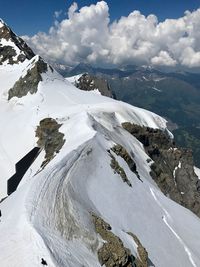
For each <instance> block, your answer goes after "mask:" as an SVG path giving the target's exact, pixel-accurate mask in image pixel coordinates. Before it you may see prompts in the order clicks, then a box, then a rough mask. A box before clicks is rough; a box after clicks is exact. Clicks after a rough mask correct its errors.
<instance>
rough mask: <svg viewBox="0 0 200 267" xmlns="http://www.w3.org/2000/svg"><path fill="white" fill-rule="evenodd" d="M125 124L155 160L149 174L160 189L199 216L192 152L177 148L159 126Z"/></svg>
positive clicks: (199, 195)
mask: <svg viewBox="0 0 200 267" xmlns="http://www.w3.org/2000/svg"><path fill="white" fill-rule="evenodd" d="M122 126H123V128H124V129H126V130H127V131H128V132H129V133H131V134H132V135H133V136H135V137H136V138H137V139H138V140H139V141H140V142H141V143H143V145H144V148H145V150H146V152H147V154H148V155H149V157H151V158H152V160H153V161H154V162H153V163H152V164H151V173H150V174H151V176H152V178H153V179H154V181H155V182H156V183H157V185H158V186H159V188H160V189H161V191H162V192H163V193H164V194H165V195H166V196H169V197H170V198H171V199H172V200H174V201H176V202H177V203H179V204H180V205H182V206H184V207H186V208H188V209H190V210H191V211H192V212H194V213H195V214H196V215H197V216H198V217H200V192H199V189H200V182H199V180H198V177H197V175H196V174H195V172H194V167H193V166H194V163H193V156H192V151H191V150H188V149H183V148H176V147H175V143H174V142H173V140H171V139H170V137H169V136H168V135H167V134H166V133H165V132H163V131H161V130H159V129H151V128H149V127H141V126H139V125H135V124H131V123H129V122H126V123H123V124H122Z"/></svg>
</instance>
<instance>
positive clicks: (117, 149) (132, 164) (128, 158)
mask: <svg viewBox="0 0 200 267" xmlns="http://www.w3.org/2000/svg"><path fill="white" fill-rule="evenodd" d="M111 150H112V151H113V152H114V153H115V154H116V155H117V156H120V157H122V158H123V159H124V160H125V161H126V163H127V164H128V166H129V169H130V170H131V171H132V172H133V173H135V174H136V176H137V177H138V179H140V176H139V173H138V171H137V166H136V164H135V162H134V160H133V159H132V158H131V156H130V155H129V153H128V152H127V151H126V149H125V148H124V147H123V146H121V145H119V144H117V145H115V146H113V147H112V148H111Z"/></svg>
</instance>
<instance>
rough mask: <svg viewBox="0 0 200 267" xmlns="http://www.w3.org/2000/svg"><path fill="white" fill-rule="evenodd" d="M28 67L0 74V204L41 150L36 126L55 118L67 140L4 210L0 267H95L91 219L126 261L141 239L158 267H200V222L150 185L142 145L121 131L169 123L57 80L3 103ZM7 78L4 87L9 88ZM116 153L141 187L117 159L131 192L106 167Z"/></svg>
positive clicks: (50, 76)
mask: <svg viewBox="0 0 200 267" xmlns="http://www.w3.org/2000/svg"><path fill="white" fill-rule="evenodd" d="M28 63H30V62H24V63H21V64H18V65H16V66H12V68H11V67H10V66H4V67H2V66H0V83H1V87H0V88H1V91H0V125H1V127H2V129H3V130H2V131H1V132H0V159H1V160H0V170H1V179H0V199H1V198H4V197H6V185H7V180H8V179H9V178H10V177H11V176H12V175H13V174H14V172H15V164H16V163H17V162H18V161H19V160H20V159H21V158H22V157H23V156H24V155H26V154H27V153H28V152H29V151H30V150H31V149H32V148H34V147H35V146H36V145H37V138H35V130H36V127H37V125H39V122H40V120H42V119H44V118H48V117H50V118H54V119H56V120H57V122H58V123H60V124H62V126H61V128H60V131H61V132H62V133H64V135H65V137H64V138H65V144H64V146H63V147H62V149H61V151H60V152H59V153H58V154H57V155H56V156H55V157H54V158H53V160H51V161H50V163H49V164H48V165H47V166H46V167H45V168H44V169H41V168H40V166H41V164H42V162H43V160H44V151H42V152H41V154H40V155H39V156H38V158H37V159H36V160H35V162H34V163H33V164H32V165H31V167H30V168H29V170H28V171H27V172H26V174H25V176H24V177H23V179H22V181H21V183H20V184H19V186H18V188H17V191H16V192H14V193H13V194H12V195H10V196H9V197H8V198H7V199H5V200H4V201H3V202H2V203H0V209H1V212H2V217H1V218H0V219H1V222H0V262H1V266H2V267H25V266H29V267H35V266H40V265H41V264H40V262H41V258H44V259H45V260H46V262H47V263H48V266H50V267H58V266H59V267H66V266H68V267H74V266H76V267H79V266H80V267H81V266H88V267H96V266H98V267H100V263H99V262H98V257H97V249H98V248H99V247H100V246H101V245H102V240H101V238H100V237H99V236H98V235H97V234H96V233H95V230H94V226H93V224H92V220H91V213H92V212H93V213H95V214H97V215H98V216H101V217H102V218H103V219H104V220H105V221H106V222H108V223H109V224H110V225H111V226H112V231H113V232H114V233H115V234H116V235H118V236H119V237H120V238H121V239H122V241H123V242H124V244H125V246H126V247H128V248H129V249H130V250H131V252H132V253H133V254H134V255H136V254H137V251H136V250H137V245H136V244H135V242H134V240H133V239H132V238H130V236H129V235H128V234H127V232H132V233H134V234H136V235H137V236H138V238H139V239H140V241H141V242H142V244H143V245H144V246H145V247H146V249H147V251H148V253H149V258H150V260H151V261H152V263H153V264H154V265H155V266H159V267H168V266H174V267H175V266H181V267H194V266H199V265H200V252H199V247H200V231H199V227H200V220H199V218H197V217H196V216H195V215H194V214H192V213H191V212H190V211H188V210H187V209H185V208H183V207H181V206H179V205H178V204H176V203H175V202H173V201H171V200H170V199H168V198H167V197H165V196H164V195H163V194H162V193H161V192H160V190H159V189H158V187H157V185H156V184H155V183H154V181H153V180H152V178H151V176H150V175H149V172H150V167H149V164H148V163H147V159H148V158H149V157H148V156H147V154H146V153H145V151H144V148H143V146H142V144H141V143H140V142H139V141H138V140H137V139H136V138H134V137H133V136H131V135H130V134H129V133H128V132H127V131H126V130H124V129H123V128H122V127H121V123H122V122H126V121H129V122H132V123H136V124H139V125H144V126H149V127H152V128H160V129H163V130H165V129H166V121H165V120H164V119H162V118H161V117H159V116H157V115H155V114H153V113H151V112H148V111H146V110H143V109H140V108H136V107H133V106H130V105H128V104H125V103H123V102H119V101H116V100H113V99H111V98H107V97H103V96H101V95H98V94H94V93H93V92H89V91H88V92H85V91H81V90H78V89H77V88H75V87H74V86H73V85H72V84H71V83H70V82H68V81H66V80H65V79H64V78H63V77H61V76H60V75H59V74H57V73H56V72H55V71H54V72H53V73H52V72H51V70H50V69H49V70H48V72H47V73H45V74H42V77H43V81H42V82H40V83H39V86H38V91H37V93H36V94H33V95H31V94H28V95H27V96H25V97H22V98H17V97H13V98H12V99H11V100H10V101H9V102H8V100H7V96H8V90H9V89H10V88H11V87H12V86H13V84H14V83H15V81H16V80H17V79H19V77H20V76H22V75H23V74H24V73H25V72H26V71H27V69H28V68H31V66H32V65H31V64H28ZM9 77H10V78H9ZM114 144H121V145H122V146H124V147H125V148H126V150H127V151H128V152H129V153H130V154H131V155H134V161H135V163H136V165H137V170H138V172H139V175H140V177H141V179H142V181H143V182H141V181H140V180H139V179H138V178H137V177H136V175H135V174H134V173H132V172H131V171H130V169H129V167H128V166H127V164H126V162H125V161H124V160H123V159H122V158H120V157H117V156H116V159H117V161H118V162H119V164H120V166H121V167H122V168H123V169H124V171H125V172H126V174H127V176H128V178H129V180H130V181H131V184H132V187H129V186H128V185H127V184H126V183H124V182H123V181H122V179H121V177H120V176H119V175H118V174H115V173H114V171H113V169H112V168H111V167H110V161H111V158H110V156H109V154H108V153H107V150H108V149H110V148H111V147H112V146H113V145H114Z"/></svg>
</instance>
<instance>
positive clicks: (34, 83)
mask: <svg viewBox="0 0 200 267" xmlns="http://www.w3.org/2000/svg"><path fill="white" fill-rule="evenodd" d="M33 64H34V65H33V67H32V68H30V69H29V70H28V71H27V74H26V75H25V76H24V77H21V78H20V79H19V80H18V81H17V82H16V83H15V84H14V86H13V88H11V89H10V90H9V91H8V100H10V99H11V98H12V97H14V96H16V97H19V98H20V97H23V96H25V95H27V94H28V93H30V94H34V93H36V92H37V90H38V84H39V82H40V81H42V75H41V74H42V73H45V72H46V71H47V69H48V67H47V63H45V62H44V61H43V60H42V59H41V58H40V57H39V59H38V61H36V62H34V63H33Z"/></svg>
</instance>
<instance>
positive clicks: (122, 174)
mask: <svg viewBox="0 0 200 267" xmlns="http://www.w3.org/2000/svg"><path fill="white" fill-rule="evenodd" d="M108 153H109V155H110V157H111V162H110V167H111V168H112V169H113V170H114V173H117V174H119V175H120V177H121V178H122V181H123V182H124V183H127V185H128V186H130V187H132V184H131V182H130V180H129V179H128V177H127V175H126V173H125V171H124V169H123V168H122V167H121V166H120V165H119V162H118V161H117V160H116V158H115V157H114V156H113V155H112V154H111V152H110V151H109V150H108Z"/></svg>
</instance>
